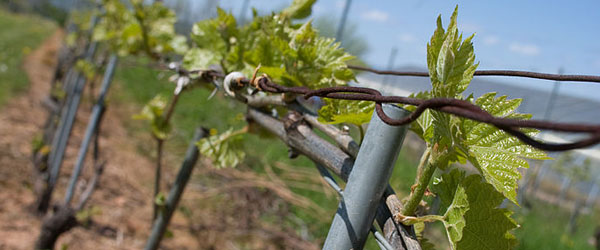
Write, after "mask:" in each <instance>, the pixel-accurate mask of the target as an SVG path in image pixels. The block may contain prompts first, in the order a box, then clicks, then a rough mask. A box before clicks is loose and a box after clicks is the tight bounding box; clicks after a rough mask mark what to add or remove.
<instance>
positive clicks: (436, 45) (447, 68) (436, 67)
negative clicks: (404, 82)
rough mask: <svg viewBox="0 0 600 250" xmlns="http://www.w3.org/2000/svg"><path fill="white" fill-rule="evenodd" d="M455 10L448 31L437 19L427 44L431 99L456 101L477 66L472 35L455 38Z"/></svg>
mask: <svg viewBox="0 0 600 250" xmlns="http://www.w3.org/2000/svg"><path fill="white" fill-rule="evenodd" d="M457 15H458V6H456V8H455V9H454V13H452V17H451V18H450V23H449V24H448V30H447V31H444V28H443V27H442V19H441V16H438V19H437V28H436V30H435V32H434V34H433V36H432V37H431V40H430V42H429V43H428V44H427V67H428V69H429V75H430V79H431V84H432V85H433V90H432V97H452V98H457V97H460V94H461V93H462V92H464V91H465V90H466V89H467V87H468V86H469V83H470V82H471V79H473V74H474V73H475V69H477V66H478V65H479V63H477V64H475V53H474V50H473V42H472V41H471V40H472V39H473V37H474V34H473V35H471V36H469V37H468V38H466V39H465V40H464V41H463V39H462V34H458V27H457V23H456V22H457V21H456V18H457Z"/></svg>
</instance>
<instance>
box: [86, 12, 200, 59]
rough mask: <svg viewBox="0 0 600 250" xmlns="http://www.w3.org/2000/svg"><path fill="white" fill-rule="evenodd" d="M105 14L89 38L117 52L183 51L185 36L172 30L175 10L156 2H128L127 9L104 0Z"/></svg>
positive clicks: (123, 53) (152, 53) (162, 52)
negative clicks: (106, 44) (105, 43)
mask: <svg viewBox="0 0 600 250" xmlns="http://www.w3.org/2000/svg"><path fill="white" fill-rule="evenodd" d="M103 4H104V5H103V6H104V9H105V14H104V16H103V18H101V19H100V22H99V23H98V25H97V26H96V28H95V29H94V33H93V39H94V40H96V41H105V42H107V43H108V44H109V45H110V46H111V47H112V49H113V50H114V51H116V52H118V53H119V55H121V56H125V55H129V54H138V53H140V52H146V53H149V54H151V55H153V56H154V55H156V54H165V53H171V52H175V53H178V54H183V53H184V52H185V51H186V50H187V49H188V48H187V39H186V38H185V37H184V36H181V35H177V34H176V33H175V26H174V25H175V22H176V21H177V18H176V16H175V13H174V12H173V11H171V10H169V9H168V8H167V7H165V6H164V5H163V4H162V3H160V2H154V3H153V4H151V5H144V4H142V2H140V1H134V2H132V6H133V8H132V9H130V8H128V7H127V6H126V5H125V4H124V3H122V2H121V1H119V0H104V1H103Z"/></svg>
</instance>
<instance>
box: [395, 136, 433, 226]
mask: <svg viewBox="0 0 600 250" xmlns="http://www.w3.org/2000/svg"><path fill="white" fill-rule="evenodd" d="M430 156H431V148H430V147H427V149H425V152H423V155H422V156H421V160H420V161H419V167H418V169H417V179H416V183H415V186H414V187H415V188H414V190H413V191H412V192H411V193H410V196H409V198H408V201H406V203H405V204H404V209H403V210H402V215H404V216H412V215H414V214H415V212H416V211H417V207H418V206H419V203H420V202H421V200H422V199H423V194H424V193H425V190H426V189H427V186H428V185H429V182H430V181H431V177H432V176H433V173H434V172H435V169H436V166H435V164H433V163H432V162H431V161H429V158H430Z"/></svg>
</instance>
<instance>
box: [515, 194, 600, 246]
mask: <svg viewBox="0 0 600 250" xmlns="http://www.w3.org/2000/svg"><path fill="white" fill-rule="evenodd" d="M532 203H533V205H532V208H531V209H529V210H526V209H524V208H518V207H516V206H513V207H512V209H511V210H513V211H515V214H514V215H513V218H515V219H516V221H517V223H519V224H520V225H521V228H519V229H517V230H515V235H516V236H517V239H518V240H519V245H518V246H517V248H516V249H521V250H529V249H532V250H533V249H590V250H591V249H595V248H594V246H593V245H590V244H589V243H588V240H589V239H590V238H591V237H593V235H594V231H595V230H596V228H597V227H598V226H600V211H598V210H595V211H594V212H592V213H589V214H580V216H579V217H578V218H577V219H576V225H577V226H576V228H577V230H575V232H574V233H572V234H569V233H568V232H567V225H568V224H569V219H570V218H571V211H567V210H565V209H561V208H559V207H557V206H555V205H551V204H547V203H543V202H541V201H533V202H532Z"/></svg>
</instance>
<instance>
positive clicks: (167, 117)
mask: <svg viewBox="0 0 600 250" xmlns="http://www.w3.org/2000/svg"><path fill="white" fill-rule="evenodd" d="M180 95H181V92H179V93H175V94H173V98H172V99H171V103H170V104H169V107H168V108H167V112H166V113H164V122H165V123H166V124H168V123H169V120H170V119H171V117H172V116H173V113H174V111H175V106H176V105H177V101H178V100H179V96H180ZM154 138H155V139H156V169H155V174H154V196H153V199H152V221H154V220H155V219H156V217H157V215H158V205H157V204H156V201H155V199H156V196H158V193H160V179H161V172H162V155H163V145H164V142H165V140H164V139H162V138H158V137H156V136H155V137H154Z"/></svg>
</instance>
